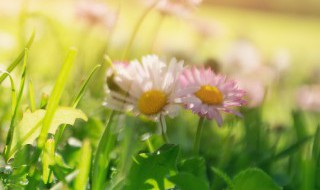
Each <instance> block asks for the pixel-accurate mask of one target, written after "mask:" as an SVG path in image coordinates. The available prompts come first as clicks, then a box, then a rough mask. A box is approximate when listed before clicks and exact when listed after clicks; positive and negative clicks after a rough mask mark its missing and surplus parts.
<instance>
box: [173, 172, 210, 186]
mask: <svg viewBox="0 0 320 190" xmlns="http://www.w3.org/2000/svg"><path fill="white" fill-rule="evenodd" d="M168 179H169V180H170V181H171V182H173V183H174V184H176V185H177V186H178V187H179V188H180V189H181V190H194V189H197V190H208V189H209V185H208V182H207V181H206V180H204V179H202V178H199V177H197V176H195V175H193V174H191V173H185V172H180V173H178V174H177V175H175V176H171V177H169V178H168Z"/></svg>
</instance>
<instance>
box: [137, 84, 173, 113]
mask: <svg viewBox="0 0 320 190" xmlns="http://www.w3.org/2000/svg"><path fill="white" fill-rule="evenodd" d="M166 104H167V97H166V95H165V93H163V92H162V91H160V90H149V91H146V92H144V93H143V94H142V96H141V97H140V99H139V101H138V108H139V110H140V112H141V113H143V114H145V115H153V114H156V113H158V112H160V111H161V110H162V108H163V107H164V106H165V105H166Z"/></svg>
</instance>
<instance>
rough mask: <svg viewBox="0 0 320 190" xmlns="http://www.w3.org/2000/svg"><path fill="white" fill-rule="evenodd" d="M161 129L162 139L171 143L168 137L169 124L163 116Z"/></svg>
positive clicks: (161, 117)
mask: <svg viewBox="0 0 320 190" xmlns="http://www.w3.org/2000/svg"><path fill="white" fill-rule="evenodd" d="M160 127H161V135H162V139H163V141H164V142H165V143H169V140H168V136H167V133H166V131H167V124H166V120H165V118H164V116H163V115H161V116H160Z"/></svg>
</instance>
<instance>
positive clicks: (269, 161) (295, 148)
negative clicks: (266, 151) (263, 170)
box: [259, 136, 313, 165]
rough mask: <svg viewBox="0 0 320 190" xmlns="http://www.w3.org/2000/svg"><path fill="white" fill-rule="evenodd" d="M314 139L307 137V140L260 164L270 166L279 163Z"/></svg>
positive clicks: (302, 140)
mask: <svg viewBox="0 0 320 190" xmlns="http://www.w3.org/2000/svg"><path fill="white" fill-rule="evenodd" d="M312 137H313V136H308V137H305V138H303V139H301V140H299V141H298V142H296V143H294V144H292V145H291V146H289V147H288V148H286V149H284V150H282V151H281V152H279V153H278V154H276V155H274V156H272V157H270V158H267V159H265V160H263V161H261V162H260V163H259V165H264V164H268V163H271V162H275V161H277V160H279V159H281V158H284V157H286V156H289V155H290V154H292V153H294V152H296V151H297V150H299V149H300V148H301V147H302V146H303V145H304V144H305V143H307V142H308V141H309V140H310V139H312Z"/></svg>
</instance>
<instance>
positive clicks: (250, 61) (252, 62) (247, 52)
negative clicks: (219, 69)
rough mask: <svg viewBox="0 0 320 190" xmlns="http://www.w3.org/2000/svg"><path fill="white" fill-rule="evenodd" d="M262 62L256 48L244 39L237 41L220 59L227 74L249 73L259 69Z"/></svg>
mask: <svg viewBox="0 0 320 190" xmlns="http://www.w3.org/2000/svg"><path fill="white" fill-rule="evenodd" d="M262 63H263V61H262V56H261V54H260V51H259V50H258V49H257V47H256V46H255V45H254V44H253V43H252V42H250V41H249V40H246V39H242V38H241V39H238V40H236V41H235V42H234V44H233V45H232V46H231V48H230V49H229V50H228V52H227V53H226V54H225V55H224V56H223V58H222V64H223V67H224V70H226V71H227V72H228V73H232V72H237V73H251V72H253V71H255V70H257V69H258V68H259V67H261V65H262Z"/></svg>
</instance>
